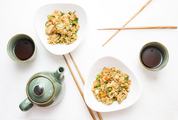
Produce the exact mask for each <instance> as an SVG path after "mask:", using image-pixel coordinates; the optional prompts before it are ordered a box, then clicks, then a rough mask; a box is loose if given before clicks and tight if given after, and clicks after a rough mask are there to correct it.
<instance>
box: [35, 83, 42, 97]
mask: <svg viewBox="0 0 178 120" xmlns="http://www.w3.org/2000/svg"><path fill="white" fill-rule="evenodd" d="M33 91H34V93H35V94H36V95H37V96H41V95H42V94H43V91H44V88H43V87H42V86H40V85H36V86H35V87H34V90H33Z"/></svg>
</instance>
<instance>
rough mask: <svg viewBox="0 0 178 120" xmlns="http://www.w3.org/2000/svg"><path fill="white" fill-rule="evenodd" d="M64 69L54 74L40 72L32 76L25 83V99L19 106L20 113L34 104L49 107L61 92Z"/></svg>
mask: <svg viewBox="0 0 178 120" xmlns="http://www.w3.org/2000/svg"><path fill="white" fill-rule="evenodd" d="M63 72H64V68H63V67H59V69H58V70H56V71H55V72H54V73H50V72H40V73H37V74H35V75H33V76H32V77H31V78H30V80H29V81H28V83H27V86H26V94H27V98H26V99H25V100H24V101H22V103H21V104H20V105H19V107H20V109H21V110H22V111H27V110H29V109H30V108H31V107H32V106H33V105H34V104H35V105H38V106H41V107H45V106H49V105H51V104H52V103H53V102H54V101H55V99H56V98H57V97H58V96H59V94H60V93H61V90H62V81H63V79H64V75H63Z"/></svg>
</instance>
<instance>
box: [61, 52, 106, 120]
mask: <svg viewBox="0 0 178 120" xmlns="http://www.w3.org/2000/svg"><path fill="white" fill-rule="evenodd" d="M68 55H69V57H70V59H71V60H72V63H73V64H74V66H75V68H76V69H77V72H78V74H79V77H80V79H81V80H82V83H83V84H85V81H84V79H83V77H82V75H81V73H80V71H79V69H78V66H77V64H76V62H75V61H74V59H73V57H72V55H71V54H70V53H69V54H68ZM63 58H64V60H65V62H66V64H67V67H68V69H69V71H70V73H71V75H72V78H73V80H74V82H75V84H76V86H77V89H78V91H79V93H80V95H81V97H82V99H83V101H85V99H84V94H83V92H82V89H81V87H80V85H79V83H78V81H77V79H76V77H75V75H74V72H73V71H72V68H71V66H70V64H69V62H68V60H67V58H66V56H65V55H63ZM85 104H86V103H85ZM86 107H87V109H88V111H89V113H90V115H91V117H92V119H93V120H97V119H96V117H95V115H94V111H92V110H91V109H90V108H89V107H88V106H87V105H86ZM96 114H97V116H98V118H99V120H103V118H102V116H101V113H99V112H96Z"/></svg>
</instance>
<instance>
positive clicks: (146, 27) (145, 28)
mask: <svg viewBox="0 0 178 120" xmlns="http://www.w3.org/2000/svg"><path fill="white" fill-rule="evenodd" d="M148 29H177V26H143V27H121V28H101V29H98V30H148Z"/></svg>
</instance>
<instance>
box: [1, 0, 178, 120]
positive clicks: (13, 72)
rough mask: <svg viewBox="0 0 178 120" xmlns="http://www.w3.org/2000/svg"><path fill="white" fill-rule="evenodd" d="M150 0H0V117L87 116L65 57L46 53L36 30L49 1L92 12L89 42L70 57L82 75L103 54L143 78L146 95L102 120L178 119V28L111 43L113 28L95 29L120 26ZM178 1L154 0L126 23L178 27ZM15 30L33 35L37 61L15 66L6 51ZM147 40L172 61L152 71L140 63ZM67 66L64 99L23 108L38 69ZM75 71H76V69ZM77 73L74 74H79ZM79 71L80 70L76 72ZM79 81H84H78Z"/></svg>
mask: <svg viewBox="0 0 178 120" xmlns="http://www.w3.org/2000/svg"><path fill="white" fill-rule="evenodd" d="M146 1H147V0H137V1H135V0H97V1H96V0H88V1H87V0H83V1H82V0H78V1H68V0H65V1H60V0H58V1H53V0H38V1H37V0H14V1H12V0H1V1H0V58H1V59H0V72H1V79H0V80H1V84H0V119H2V120H3V119H4V120H11V119H13V120H59V119H61V120H63V119H66V120H70V119H73V120H79V119H83V120H87V119H88V120H89V119H91V117H90V115H89V113H88V111H87V109H86V106H85V104H84V102H83V100H82V98H81V96H80V94H79V92H78V90H77V88H76V86H75V84H74V82H73V80H72V77H71V75H70V73H69V71H68V70H67V67H66V64H65V63H64V60H63V58H62V57H61V56H54V55H51V54H50V53H48V52H47V51H46V50H45V49H44V48H43V46H42V45H41V44H40V43H39V42H38V37H37V35H36V33H35V31H34V15H35V12H36V10H37V9H38V8H39V7H40V6H42V5H44V4H47V3H53V2H69V3H76V4H79V5H81V6H82V7H83V8H84V9H85V10H86V13H87V16H88V23H87V26H88V33H87V36H86V39H85V41H84V42H83V43H82V44H81V45H80V47H79V48H78V49H77V50H75V51H74V52H73V53H72V55H73V56H74V59H75V60H76V61H77V64H78V65H79V68H80V70H81V73H82V75H83V76H84V78H85V79H86V78H87V74H88V71H89V68H90V66H91V65H92V63H93V62H94V60H95V59H97V58H98V57H99V56H103V55H108V54H109V55H113V56H115V57H117V58H119V59H120V60H122V61H123V62H124V63H125V64H127V65H128V67H129V68H130V69H131V70H133V72H134V73H135V74H136V75H137V77H138V78H139V79H140V80H141V82H142V86H143V94H142V96H141V98H140V99H139V101H138V102H137V104H135V105H134V106H132V107H131V108H128V109H126V110H123V111H117V112H112V113H102V116H103V118H104V120H117V119H119V120H131V119H132V120H135V119H137V120H142V119H144V120H168V119H171V120H177V119H178V115H177V113H178V102H177V101H178V87H177V85H178V80H177V77H176V76H177V69H176V68H177V67H176V66H178V62H177V61H178V55H177V45H178V42H177V41H178V33H177V30H143V31H122V32H120V33H119V34H118V35H117V36H116V37H115V38H113V40H112V41H111V42H109V44H108V45H106V46H105V47H102V44H103V43H104V42H105V41H106V39H107V38H109V37H110V36H111V35H112V33H113V31H105V32H104V31H97V30H96V29H97V28H102V27H117V26H118V27H119V26H122V25H123V24H124V23H125V22H126V21H127V20H128V19H129V18H130V17H131V16H132V15H133V14H134V13H135V12H136V11H137V10H138V9H139V8H140V7H141V6H142V5H143V4H144V3H145V2H146ZM177 5H178V2H177V0H164V1H163V0H153V2H152V3H151V4H150V5H149V6H148V7H147V8H146V9H145V10H144V11H143V12H142V13H141V14H140V15H139V16H137V18H136V19H134V20H133V21H132V22H131V23H130V24H129V25H128V26H141V25H145V26H149V25H178V16H177V13H176V12H177V11H178V7H177ZM17 33H26V34H28V35H30V36H31V37H32V38H33V39H34V40H35V41H36V44H37V47H38V51H37V57H36V59H35V61H33V62H32V63H30V64H25V65H24V64H23V65H17V64H16V63H14V62H13V61H11V60H10V59H9V57H8V55H7V53H6V45H7V42H8V40H9V39H10V38H11V37H12V36H13V35H14V34H17ZM149 41H158V42H161V43H163V44H164V45H165V46H166V47H167V48H168V50H169V55H170V59H169V63H168V65H167V66H166V68H164V69H163V70H162V71H160V72H155V73H152V72H149V71H147V70H144V69H143V68H142V66H141V65H140V64H139V59H138V55H139V51H140V49H141V47H142V46H143V45H144V44H145V43H147V42H149ZM59 65H63V66H65V67H66V73H65V74H66V80H65V85H66V89H65V97H64V99H63V101H62V103H61V104H59V105H57V106H54V107H52V108H46V109H41V108H38V107H34V108H32V110H30V111H29V112H26V113H24V112H21V111H20V110H19V108H18V105H19V103H20V102H21V101H22V100H23V99H24V98H25V97H26V95H25V85H26V83H27V81H28V78H29V77H30V76H31V75H33V74H34V73H36V72H39V71H43V70H50V71H53V70H55V69H56V68H57V67H58V66H59ZM73 70H74V69H73ZM75 73H76V72H75ZM76 75H77V74H76ZM78 81H79V82H80V79H78Z"/></svg>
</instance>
